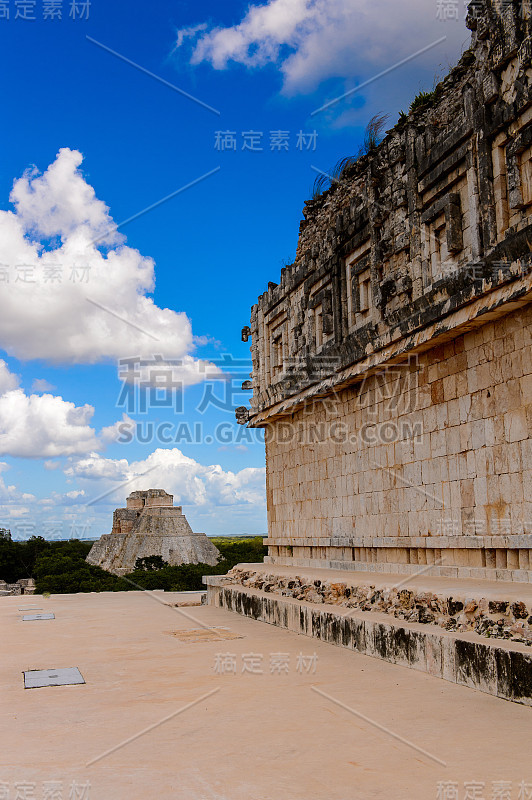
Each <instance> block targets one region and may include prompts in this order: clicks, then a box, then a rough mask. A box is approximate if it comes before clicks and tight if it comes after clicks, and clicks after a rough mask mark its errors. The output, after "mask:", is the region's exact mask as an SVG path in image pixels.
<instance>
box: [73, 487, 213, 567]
mask: <svg viewBox="0 0 532 800" xmlns="http://www.w3.org/2000/svg"><path fill="white" fill-rule="evenodd" d="M173 502H174V498H173V495H171V494H168V493H167V492H165V491H164V489H149V490H148V491H144V492H132V493H131V494H130V495H129V497H128V498H127V501H126V506H127V507H126V508H117V509H116V510H115V512H114V514H113V529H112V531H111V533H106V534H104V535H103V536H101V537H100V539H99V540H98V541H97V542H95V543H94V544H93V546H92V549H91V551H90V553H89V555H88V556H87V561H88V563H89V564H94V565H95V566H98V567H101V568H102V569H105V570H107V571H108V572H113V573H114V574H115V575H125V574H126V573H127V572H131V571H132V570H133V569H134V568H135V562H136V560H137V559H138V558H146V557H148V556H161V558H163V559H164V560H165V561H167V562H168V563H169V564H170V565H172V566H176V565H178V564H211V565H212V566H214V565H215V564H216V563H217V561H218V557H219V555H220V552H219V550H218V549H217V548H216V547H215V546H214V545H213V543H212V542H211V541H210V539H208V538H207V536H205V534H204V533H193V531H192V528H191V527H190V525H189V524H188V522H187V518H186V517H185V515H184V514H183V511H182V508H181V506H174V504H173Z"/></svg>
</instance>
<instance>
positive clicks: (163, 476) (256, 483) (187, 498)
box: [65, 448, 265, 507]
mask: <svg viewBox="0 0 532 800" xmlns="http://www.w3.org/2000/svg"><path fill="white" fill-rule="evenodd" d="M65 474H66V475H67V476H68V477H70V478H78V479H89V480H94V479H98V480H102V479H104V480H106V481H108V482H109V483H108V484H106V486H107V485H108V486H109V488H112V483H110V482H111V481H120V484H121V485H122V484H123V483H125V482H127V494H129V493H130V492H132V491H135V490H137V489H146V488H149V487H151V486H160V487H163V488H164V489H166V491H168V492H171V493H172V494H174V496H175V502H176V503H178V504H183V505H193V506H202V507H216V506H235V505H256V506H263V505H264V503H265V483H264V482H265V470H264V469H263V468H257V467H248V468H246V469H242V470H240V471H239V472H232V471H230V470H227V471H226V470H223V469H222V467H221V466H220V465H219V464H212V465H210V466H204V465H203V464H199V463H198V462H197V461H195V460H194V459H193V458H189V457H188V456H185V455H184V454H183V453H182V452H181V450H179V449H177V448H172V449H168V450H163V449H157V450H155V451H154V452H153V453H151V455H149V456H148V457H147V458H146V459H144V460H142V461H134V462H132V463H129V462H128V461H127V459H125V458H123V459H119V460H115V459H110V458H104V457H103V456H101V455H99V454H98V453H92V454H91V455H89V456H87V457H85V458H80V459H75V460H72V463H71V465H70V466H69V467H68V468H67V469H66V470H65ZM119 491H120V492H122V494H123V491H124V490H123V489H122V488H120V490H117V494H118V492H119Z"/></svg>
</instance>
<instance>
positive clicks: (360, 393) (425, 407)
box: [237, 0, 532, 581]
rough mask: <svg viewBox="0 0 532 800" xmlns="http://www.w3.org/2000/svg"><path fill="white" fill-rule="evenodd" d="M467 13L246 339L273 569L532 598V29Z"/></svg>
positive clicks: (333, 193) (490, 10) (346, 176)
mask: <svg viewBox="0 0 532 800" xmlns="http://www.w3.org/2000/svg"><path fill="white" fill-rule="evenodd" d="M475 9H476V13H475V14H472V13H471V12H470V14H469V17H468V25H469V27H470V28H471V30H472V42H471V47H470V48H469V49H468V50H467V51H466V52H465V53H464V55H463V57H462V58H461V60H460V62H459V64H458V65H457V66H456V67H455V68H454V69H453V70H452V71H451V72H450V74H449V75H448V77H447V78H446V79H445V80H444V81H442V83H441V84H440V85H439V86H438V87H437V89H436V91H435V93H434V95H433V97H432V98H431V99H430V101H429V102H428V103H426V104H425V105H424V106H422V107H421V108H418V109H416V110H415V111H412V112H410V114H409V115H408V117H407V118H404V119H401V120H400V122H399V123H398V124H397V125H396V126H395V128H394V129H393V130H391V131H389V132H388V134H387V136H386V138H385V139H384V141H383V143H382V145H381V146H380V147H379V148H377V149H375V150H373V151H371V152H370V153H368V154H367V155H366V156H364V157H363V158H361V159H359V161H358V162H357V163H356V164H355V165H354V166H352V167H350V168H349V169H348V170H346V171H345V172H344V173H343V174H342V176H341V180H339V181H338V182H336V183H335V184H334V185H333V186H332V187H331V189H329V190H328V191H327V192H325V193H324V194H322V195H320V196H319V197H317V198H315V199H313V200H312V201H310V202H308V203H307V204H306V206H305V210H304V220H303V222H302V223H301V227H300V237H299V244H298V249H297V256H296V260H295V262H294V264H292V265H290V266H288V267H286V268H285V269H283V270H282V273H281V280H280V283H279V285H277V284H274V283H272V284H270V285H269V289H268V291H267V292H265V293H264V294H263V295H262V296H261V297H260V298H259V301H258V303H257V304H256V305H255V306H254V307H253V309H252V315H251V323H250V326H249V329H247V328H246V329H245V330H244V338H246V337H247V336H248V335H249V334H250V335H251V340H252V346H251V352H252V356H253V398H252V400H251V407H250V409H246V408H240V409H238V410H237V418H238V419H239V421H240V422H243V423H247V424H249V425H251V426H256V427H264V428H265V429H266V456H267V495H268V515H269V535H268V540H267V541H268V544H269V546H270V549H269V557H270V559H272V560H273V561H278V562H280V563H293V564H299V565H302V564H307V563H313V564H315V563H316V562H317V561H319V562H321V563H322V564H323V565H324V566H326V565H334V566H338V565H342V566H343V567H344V568H346V569H353V568H355V565H356V568H357V569H368V570H377V571H378V570H382V569H384V568H385V569H386V570H387V571H394V570H395V571H404V572H409V571H413V570H416V569H419V565H425V564H430V563H435V564H436V565H437V566H436V567H435V574H438V572H440V574H447V575H449V574H450V575H462V576H464V575H469V576H470V575H474V576H476V577H494V578H499V579H515V580H525V581H528V580H530V577H531V574H532V572H531V570H532V560H531V557H530V543H531V540H532V504H531V502H530V501H531V500H532V491H531V489H532V485H531V481H530V474H531V473H530V469H531V461H530V453H531V451H530V432H531V430H532V417H531V413H530V403H531V395H530V392H531V389H530V371H531V370H530V321H531V311H530V303H532V256H531V252H532V225H531V212H532V161H531V154H532V88H531V79H532V68H531V54H532V36H531V32H532V31H531V11H530V4H529V3H510V4H509V3H504V4H501V3H499V2H495V1H493V0H482V2H475ZM383 565H386V567H384V566H383Z"/></svg>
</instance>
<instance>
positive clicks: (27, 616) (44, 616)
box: [22, 612, 55, 622]
mask: <svg viewBox="0 0 532 800" xmlns="http://www.w3.org/2000/svg"><path fill="white" fill-rule="evenodd" d="M36 619H55V614H52V612H46V613H45V614H24V616H23V617H22V622H34V621H35V620H36Z"/></svg>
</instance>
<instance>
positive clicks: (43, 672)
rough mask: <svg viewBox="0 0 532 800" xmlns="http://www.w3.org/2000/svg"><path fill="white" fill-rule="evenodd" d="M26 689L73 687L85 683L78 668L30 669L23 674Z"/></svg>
mask: <svg viewBox="0 0 532 800" xmlns="http://www.w3.org/2000/svg"><path fill="white" fill-rule="evenodd" d="M23 675H24V688H25V689H40V688H41V687H43V686H73V685H74V684H78V683H85V680H84V678H83V675H82V674H81V672H80V671H79V669H78V668H77V667H66V668H64V669H30V670H28V671H27V672H24V673H23Z"/></svg>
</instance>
